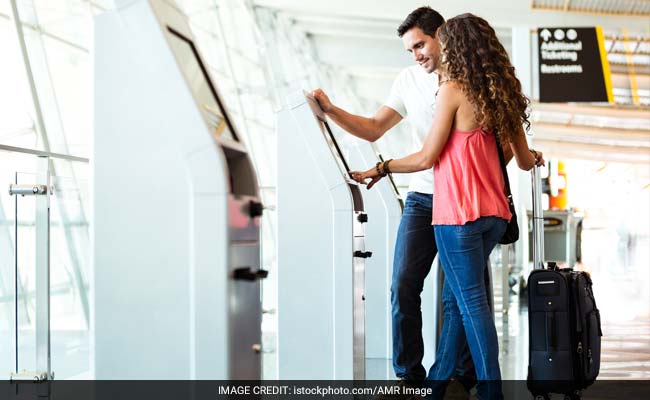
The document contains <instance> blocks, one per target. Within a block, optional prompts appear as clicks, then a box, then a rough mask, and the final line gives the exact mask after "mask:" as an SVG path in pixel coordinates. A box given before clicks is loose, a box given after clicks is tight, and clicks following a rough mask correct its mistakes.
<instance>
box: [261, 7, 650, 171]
mask: <svg viewBox="0 0 650 400" xmlns="http://www.w3.org/2000/svg"><path fill="white" fill-rule="evenodd" d="M574 1H575V0H574ZM628 1H629V0H617V1H616V2H612V1H609V0H590V2H589V4H590V5H591V6H592V7H598V6H599V5H598V4H597V3H599V2H600V3H608V4H603V5H602V7H610V10H612V11H613V12H617V10H616V5H617V4H618V7H619V8H620V9H621V10H622V9H623V8H624V7H626V5H627V4H626V3H627V2H628ZM554 2H555V3H558V2H559V3H562V4H565V3H566V0H562V1H559V0H555V1H552V0H549V1H547V2H546V3H554ZM253 3H254V4H255V5H257V6H262V7H265V8H271V9H274V10H276V11H278V13H279V14H280V15H282V17H283V18H286V19H287V20H289V21H290V22H291V27H292V29H296V30H299V31H302V32H304V33H306V34H307V35H308V36H309V37H310V38H311V41H312V43H313V45H314V47H315V51H316V54H317V56H318V58H319V61H320V62H321V63H324V64H329V65H331V66H333V67H334V68H335V69H336V70H338V71H340V72H344V73H346V74H348V75H350V76H352V77H354V80H355V84H356V87H355V91H356V93H357V95H358V96H359V97H360V98H362V99H363V100H365V102H366V103H367V104H373V103H375V104H377V105H378V104H379V102H381V101H382V100H383V99H384V98H385V97H386V95H387V93H388V91H389V89H390V85H391V83H392V80H393V78H394V76H395V75H396V74H397V72H398V71H399V70H400V69H401V68H403V67H404V66H407V65H411V64H412V63H413V61H412V60H411V59H410V57H409V55H408V53H407V52H406V51H405V50H404V48H403V46H402V43H401V40H400V39H399V37H398V36H397V34H396V28H397V27H398V26H399V24H400V23H401V22H402V20H403V19H404V18H405V17H406V16H407V15H408V13H410V12H411V11H412V10H414V9H415V8H417V7H420V6H422V5H423V3H422V2H421V1H412V0H402V1H378V0H374V1H370V0H328V1H325V2H324V1H304V0H254V1H253ZM428 5H430V6H431V7H432V8H434V9H436V10H438V11H439V12H440V13H441V14H442V15H443V16H444V17H446V18H450V17H452V16H454V15H457V14H461V13H464V12H472V13H474V14H477V15H479V16H481V17H483V18H485V19H487V20H488V21H489V22H490V23H491V24H492V25H493V26H494V27H495V30H496V31H497V34H498V35H499V38H500V39H501V41H502V42H503V44H504V46H505V47H506V49H507V50H509V52H510V48H511V40H512V39H511V30H512V28H513V27H527V28H530V29H531V30H532V29H535V28H537V27H540V26H602V27H603V29H604V31H605V34H606V36H607V37H608V38H609V39H608V40H607V43H606V45H607V46H611V44H612V40H611V39H612V38H617V41H618V43H617V44H616V46H618V47H621V43H622V42H621V41H622V39H623V37H624V35H623V33H624V32H627V35H628V38H629V40H630V42H628V45H630V46H632V48H637V49H638V50H639V52H640V53H642V54H640V55H638V56H634V57H636V59H639V60H640V62H642V63H643V64H642V65H641V66H640V67H637V74H638V75H637V76H636V77H635V80H636V82H635V84H636V86H637V87H638V88H639V89H641V93H642V94H644V93H645V92H650V91H648V89H650V75H648V74H647V73H646V72H645V71H646V69H647V68H646V63H649V61H650V57H647V56H646V55H643V53H645V47H646V46H647V45H646V44H644V43H643V42H642V43H641V44H640V46H637V44H636V40H637V39H638V38H639V37H645V38H646V39H647V38H648V37H650V24H649V20H648V18H647V17H632V16H613V15H604V14H593V13H576V12H561V11H560V12H558V11H540V10H533V9H532V8H531V1H528V0H512V1H493V0H492V1H487V0H454V1H430V2H428ZM619 11H620V10H619ZM618 47H617V48H618ZM623 57H625V55H623ZM613 69H615V71H619V72H618V73H617V74H615V75H614V77H613V78H614V79H613V80H614V87H615V88H619V89H617V93H623V94H625V93H626V91H627V92H629V87H630V79H631V78H630V76H629V75H628V74H627V66H626V65H625V64H622V65H621V64H618V65H613ZM621 72H622V73H621ZM536 108H537V110H536ZM533 110H536V111H534V115H533V121H534V123H533V128H534V133H535V135H536V141H537V142H539V143H540V146H541V147H543V148H544V149H545V150H547V151H549V150H551V151H554V152H556V153H557V154H562V155H564V156H567V157H585V158H595V159H605V158H608V159H610V160H612V161H621V160H628V161H635V162H644V163H648V162H650V109H648V107H641V108H638V109H637V110H636V111H635V112H634V115H633V116H632V115H630V114H629V113H626V112H625V111H621V109H620V107H605V108H603V107H602V106H601V107H594V108H587V107H580V106H573V105H562V104H560V105H535V106H534V107H533ZM603 110H607V111H606V112H603ZM623 135H624V137H625V139H623V140H621V139H620V138H621V137H622V136H623ZM605 149H610V151H609V153H610V154H609V155H607V156H604V155H602V152H603V151H604V150H605ZM586 154H587V155H589V157H587V156H586Z"/></svg>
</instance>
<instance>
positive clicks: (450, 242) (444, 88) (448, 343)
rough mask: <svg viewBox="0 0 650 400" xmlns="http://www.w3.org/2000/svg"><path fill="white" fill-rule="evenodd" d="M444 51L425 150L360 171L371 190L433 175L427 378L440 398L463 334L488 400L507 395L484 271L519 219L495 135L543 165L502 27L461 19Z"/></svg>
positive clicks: (443, 40) (525, 161) (444, 35)
mask: <svg viewBox="0 0 650 400" xmlns="http://www.w3.org/2000/svg"><path fill="white" fill-rule="evenodd" d="M437 37H438V40H439V41H440V45H441V49H442V62H441V67H440V71H439V74H440V76H441V86H440V89H439V91H438V94H437V98H436V111H435V116H434V122H433V125H432V127H431V129H430V131H429V134H428V136H427V139H426V140H425V143H424V145H423V147H422V149H421V150H420V151H418V152H417V153H414V154H411V155H409V156H407V157H404V158H401V159H399V160H389V161H386V162H383V163H378V164H377V166H376V167H375V168H372V169H370V170H368V171H366V172H353V174H352V175H353V177H354V179H355V180H357V181H358V182H361V183H365V181H366V179H371V181H370V182H369V183H368V187H371V186H372V185H373V184H374V183H375V182H376V181H378V180H379V179H381V177H382V176H384V175H385V174H386V173H389V172H393V173H405V172H415V171H420V170H423V169H427V168H432V167H433V168H434V176H435V179H434V196H433V226H434V231H435V236H436V243H437V245H438V251H439V254H440V261H441V264H442V267H443V269H444V271H445V277H446V278H445V284H444V288H443V305H444V323H443V330H442V335H441V338H440V343H439V344H438V351H437V354H436V362H435V364H434V365H433V366H432V367H431V370H430V371H429V375H428V377H427V379H428V380H432V381H434V382H433V385H432V386H433V388H434V395H436V396H437V397H440V398H442V394H444V390H445V388H446V385H447V382H448V380H449V379H450V378H451V377H452V375H453V373H454V367H455V362H456V358H457V355H458V351H459V348H460V344H461V343H462V341H463V340H462V339H463V335H467V342H468V343H469V347H470V352H471V354H472V358H473V360H474V364H475V366H476V372H477V376H478V379H479V385H478V395H479V397H480V398H481V399H495V398H496V399H498V398H502V394H501V385H500V380H501V373H500V370H499V360H498V356H499V351H498V340H497V333H496V328H495V325H494V320H493V318H492V315H491V313H490V309H489V307H488V302H487V298H486V296H485V282H484V279H483V269H484V266H485V263H486V262H487V259H488V256H489V254H490V252H491V251H492V249H493V248H494V246H495V245H496V244H497V242H498V241H499V239H500V238H501V236H502V235H503V233H504V232H505V229H506V225H507V222H508V221H509V220H510V218H511V213H510V210H509V207H508V202H507V199H506V193H505V184H504V178H503V175H502V171H501V168H500V163H499V157H498V153H497V142H496V137H495V132H496V133H498V138H499V141H500V142H501V143H502V145H506V144H507V145H509V147H510V149H511V150H512V152H513V154H514V156H515V158H516V160H517V164H518V165H519V167H520V168H521V169H524V170H529V169H531V168H532V167H533V166H535V165H542V164H544V160H543V158H542V154H541V152H536V151H535V150H529V149H528V145H527V143H526V137H525V133H524V129H523V125H525V126H526V129H528V127H529V126H530V123H529V121H528V114H527V112H526V108H527V106H528V99H527V98H526V97H525V96H524V95H523V94H522V91H521V84H520V82H519V80H517V78H516V76H515V70H514V67H513V66H512V65H511V63H510V61H509V59H508V55H507V53H506V51H505V49H504V48H503V46H502V45H501V43H500V42H499V40H498V39H497V36H496V33H495V32H494V29H492V27H490V25H489V24H488V23H487V22H486V21H485V20H484V19H482V18H480V17H477V16H474V15H472V14H463V15H459V16H457V17H455V18H452V19H450V20H449V21H447V22H446V23H445V24H444V25H442V26H441V27H440V28H439V30H438V35H437ZM463 328H464V329H463Z"/></svg>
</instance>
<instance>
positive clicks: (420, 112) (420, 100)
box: [384, 65, 438, 194]
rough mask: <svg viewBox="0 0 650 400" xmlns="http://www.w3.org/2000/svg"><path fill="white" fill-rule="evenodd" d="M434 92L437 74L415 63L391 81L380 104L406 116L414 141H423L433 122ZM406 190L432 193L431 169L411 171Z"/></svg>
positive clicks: (436, 88) (435, 90) (436, 89)
mask: <svg viewBox="0 0 650 400" xmlns="http://www.w3.org/2000/svg"><path fill="white" fill-rule="evenodd" d="M437 91H438V74H436V73H430V74H429V73H427V72H426V71H425V70H424V69H422V67H420V66H419V65H413V66H410V67H407V68H404V69H403V70H402V71H401V72H400V73H399V75H397V77H396V78H395V81H394V82H393V87H392V88H391V91H390V95H389V96H388V98H387V99H386V101H385V102H384V105H385V106H387V107H390V108H392V109H393V110H395V111H397V112H398V113H399V115H401V116H402V118H408V122H409V124H410V125H411V134H412V135H414V137H415V138H416V141H415V142H416V143H424V139H425V138H426V136H427V134H428V133H429V129H430V128H431V124H432V123H433V110H434V106H435V103H436V92H437ZM408 190H409V192H420V193H428V194H432V193H433V169H428V170H424V171H420V172H415V173H413V177H412V178H411V182H410V184H409V189H408Z"/></svg>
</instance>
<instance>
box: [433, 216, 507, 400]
mask: <svg viewBox="0 0 650 400" xmlns="http://www.w3.org/2000/svg"><path fill="white" fill-rule="evenodd" d="M505 230H506V221H505V220H504V219H501V218H497V217H482V218H479V219H477V220H476V221H472V222H468V223H466V224H465V225H435V226H434V231H435V235H436V243H437V244H438V249H439V251H440V262H441V265H442V268H443V270H444V271H445V276H446V279H445V284H444V288H443V294H442V299H443V300H442V301H443V306H444V323H443V328H442V336H441V338H440V343H439V345H438V351H437V353H436V362H435V363H434V364H433V366H432V367H431V370H430V371H429V375H428V376H427V380H430V381H432V382H429V383H428V385H430V386H431V387H433V388H434V396H433V398H442V396H443V395H444V391H445V388H446V386H447V383H448V381H449V379H450V378H451V377H452V376H453V374H454V370H455V366H456V361H457V359H458V357H459V350H458V349H459V348H461V346H462V344H463V343H464V342H465V341H467V343H468V344H469V349H470V352H471V354H472V359H473V360H474V366H475V368H476V373H477V376H478V380H479V383H478V387H477V390H478V397H479V398H480V399H481V400H487V399H490V400H492V399H502V398H503V394H502V393H501V371H500V369H499V343H498V338H497V331H496V327H495V325H494V319H493V317H492V313H491V312H490V308H489V305H488V301H487V297H486V296H485V289H486V288H485V279H484V274H483V271H484V268H485V265H486V263H487V260H488V257H489V256H490V253H491V252H492V249H493V248H494V246H496V244H497V243H498V241H499V239H500V238H501V236H503V233H504V232H505Z"/></svg>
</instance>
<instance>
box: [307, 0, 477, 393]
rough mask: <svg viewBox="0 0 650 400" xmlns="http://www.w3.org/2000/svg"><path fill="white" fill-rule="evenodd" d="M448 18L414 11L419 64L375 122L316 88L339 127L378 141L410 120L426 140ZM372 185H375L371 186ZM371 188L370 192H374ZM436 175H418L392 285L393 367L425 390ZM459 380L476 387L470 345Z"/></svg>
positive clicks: (409, 20)
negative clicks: (440, 36) (425, 292)
mask: <svg viewBox="0 0 650 400" xmlns="http://www.w3.org/2000/svg"><path fill="white" fill-rule="evenodd" d="M443 23H444V19H443V17H442V16H441V15H440V14H439V13H438V12H436V11H435V10H433V9H431V8H430V7H420V8H418V9H416V10H414V11H413V12H412V13H410V14H409V15H408V16H407V17H406V19H405V20H404V22H402V24H401V25H400V26H399V28H398V29H397V32H398V34H399V36H400V37H401V38H402V41H403V44H404V47H405V48H406V50H407V51H408V52H409V53H411V54H412V55H413V58H414V60H415V62H416V63H417V64H418V65H414V66H411V67H407V68H405V69H404V70H402V71H401V72H400V74H399V75H398V76H397V78H396V79H395V81H394V82H393V86H392V89H391V92H390V95H389V96H388V99H386V101H385V103H384V105H383V106H381V107H380V108H379V110H377V112H376V113H375V115H374V116H372V117H370V118H366V117H362V116H358V115H353V114H350V113H348V112H346V111H344V110H342V109H341V108H338V107H336V106H335V105H334V104H332V102H331V101H330V99H329V98H328V97H327V95H326V94H325V93H324V92H323V91H322V90H321V89H316V90H314V91H313V92H312V95H313V96H314V98H316V100H317V101H318V102H319V104H320V106H321V108H322V109H323V111H324V112H325V114H327V116H328V117H329V118H330V119H332V120H333V121H334V122H335V123H336V124H337V125H339V126H340V127H341V128H343V129H344V130H346V131H347V132H349V133H351V134H353V135H355V136H357V137H360V138H362V139H365V140H368V141H370V142H374V141H376V140H377V139H379V138H381V137H382V136H383V135H384V134H385V133H386V132H387V131H388V130H389V129H391V128H392V127H393V126H395V125H396V124H397V123H398V122H400V121H401V120H402V119H403V118H404V117H407V116H408V119H409V122H410V125H411V127H412V133H413V134H414V135H415V136H416V137H417V138H418V139H419V140H418V141H420V142H423V141H424V138H425V137H426V135H427V133H428V132H429V128H430V127H431V124H432V121H433V112H434V108H433V107H434V104H435V95H436V91H437V90H438V74H437V73H436V70H437V69H438V67H439V66H440V44H439V42H438V40H437V38H436V31H437V29H438V27H440V26H441V25H442V24H443ZM370 186H371V185H370ZM370 186H369V188H370ZM432 194H433V171H432V170H428V171H422V172H418V173H416V174H413V177H412V179H411V182H410V185H409V193H408V196H407V198H406V202H405V206H404V212H403V214H402V219H401V221H400V226H399V230H398V234H397V242H396V244H395V258H394V262H393V280H392V285H391V303H392V318H393V321H392V327H393V367H394V369H395V374H396V376H397V377H398V378H400V379H401V380H402V381H403V383H404V384H407V385H412V386H419V385H420V384H421V383H422V381H423V380H424V379H425V377H426V370H425V369H424V367H423V366H422V358H423V355H424V344H423V340H422V312H421V310H420V304H421V299H420V293H421V292H422V288H423V285H424V279H425V278H426V276H427V274H428V273H429V271H430V269H431V264H432V263H433V259H434V257H435V256H436V253H437V248H436V242H435V237H434V233H433V228H432V226H431V218H432ZM459 366H460V367H459V368H458V369H457V376H456V379H457V380H460V381H462V382H463V383H464V385H465V387H466V388H468V389H469V388H470V387H471V386H473V385H474V383H475V379H476V378H475V376H476V374H475V371H474V365H473V363H472V359H471V356H470V354H469V348H468V346H467V344H465V349H464V351H463V356H462V357H461V360H459Z"/></svg>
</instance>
